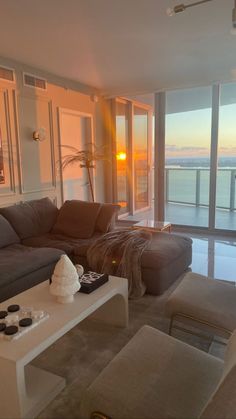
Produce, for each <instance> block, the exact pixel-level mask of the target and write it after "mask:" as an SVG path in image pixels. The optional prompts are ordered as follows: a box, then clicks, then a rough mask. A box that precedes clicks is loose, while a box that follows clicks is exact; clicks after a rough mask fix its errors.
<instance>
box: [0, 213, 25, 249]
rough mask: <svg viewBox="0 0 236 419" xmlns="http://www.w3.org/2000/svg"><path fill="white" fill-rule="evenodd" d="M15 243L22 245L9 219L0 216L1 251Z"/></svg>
mask: <svg viewBox="0 0 236 419" xmlns="http://www.w3.org/2000/svg"><path fill="white" fill-rule="evenodd" d="M14 243H20V239H19V237H18V236H17V234H16V232H15V230H13V228H12V226H11V224H10V223H9V222H8V221H7V219H6V218H4V217H3V216H2V215H0V249H1V248H2V247H5V246H9V245H10V244H14Z"/></svg>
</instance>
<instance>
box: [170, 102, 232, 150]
mask: <svg viewBox="0 0 236 419" xmlns="http://www.w3.org/2000/svg"><path fill="white" fill-rule="evenodd" d="M210 141H211V109H210V108H208V109H199V110H194V111H190V112H180V113H174V114H169V115H166V157H167V158H168V157H169V158H170V157H175V158H176V157H180V158H183V157H209V156H210ZM218 144H219V149H218V154H219V156H221V157H232V156H236V104H231V105H225V106H221V107H220V117H219V143H218Z"/></svg>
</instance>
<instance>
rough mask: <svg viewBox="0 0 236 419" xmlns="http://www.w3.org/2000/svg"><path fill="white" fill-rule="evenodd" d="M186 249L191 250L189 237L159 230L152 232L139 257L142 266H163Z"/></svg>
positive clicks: (158, 267) (155, 267)
mask: <svg viewBox="0 0 236 419" xmlns="http://www.w3.org/2000/svg"><path fill="white" fill-rule="evenodd" d="M188 250H189V251H191V252H192V239H190V238H189V237H185V236H178V235H177V234H169V233H161V232H157V233H153V234H152V238H151V241H150V243H149V244H148V246H147V247H146V249H145V250H144V252H143V254H142V257H141V265H142V268H146V267H147V268H154V269H160V268H163V267H165V266H166V265H168V264H170V263H173V261H174V260H176V259H178V258H179V257H181V255H182V254H184V253H185V252H186V251H188Z"/></svg>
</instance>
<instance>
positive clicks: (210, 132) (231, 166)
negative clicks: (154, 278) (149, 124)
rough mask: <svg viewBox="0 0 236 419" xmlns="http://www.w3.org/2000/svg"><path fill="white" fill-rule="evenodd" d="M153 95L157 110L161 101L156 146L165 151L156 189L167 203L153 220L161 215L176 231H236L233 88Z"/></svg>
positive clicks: (235, 92)
mask: <svg viewBox="0 0 236 419" xmlns="http://www.w3.org/2000/svg"><path fill="white" fill-rule="evenodd" d="M156 95H157V96H156V103H157V104H158V103H159V102H160V103H162V104H163V97H164V105H162V109H161V111H160V115H158V109H156V120H157V122H158V124H159V126H164V129H162V130H159V131H157V132H158V135H159V137H158V135H157V136H156V141H157V144H158V142H160V144H161V145H162V147H163V149H165V153H162V155H160V156H157V157H156V161H157V165H159V167H162V166H163V161H164V160H165V170H164V171H163V172H164V173H163V172H161V174H162V173H163V174H164V177H163V179H164V180H163V181H162V183H160V185H159V184H158V185H159V189H160V190H161V189H162V191H163V190H164V189H165V201H164V200H163V199H161V205H160V208H159V207H157V211H155V216H156V218H157V219H158V214H159V213H160V214H161V217H163V213H165V216H164V217H165V219H166V220H167V221H170V222H171V223H173V224H177V225H185V226H186V225H187V226H193V227H204V228H208V229H210V230H215V229H219V230H222V229H223V230H231V231H234V230H236V117H235V115H236V83H228V84H222V85H218V84H216V85H214V86H209V87H201V88H191V89H184V90H176V91H168V92H166V93H165V94H163V93H161V94H158V93H157V94H156ZM158 118H159V119H158ZM157 174H158V172H156V178H157ZM159 179H160V177H159ZM155 199H157V196H156V193H155ZM162 201H163V202H162ZM164 210H165V211H164ZM160 219H161V218H160Z"/></svg>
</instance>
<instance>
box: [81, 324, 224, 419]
mask: <svg viewBox="0 0 236 419" xmlns="http://www.w3.org/2000/svg"><path fill="white" fill-rule="evenodd" d="M222 371H223V362H222V361H221V360H219V359H217V358H215V357H213V356H211V355H208V354H206V353H205V352H203V351H200V350H198V349H196V348H193V347H191V346H190V345H187V344H185V343H183V342H180V341H178V340H176V339H174V338H172V337H170V336H168V335H166V334H164V333H162V332H160V331H159V330H156V329H153V328H152V327H149V326H144V327H142V329H140V330H139V332H138V333H137V334H136V335H135V336H134V337H133V338H132V339H131V340H130V341H129V343H128V344H127V345H126V346H125V347H124V348H123V349H122V350H121V352H120V353H119V354H118V355H116V357H115V358H114V359H113V360H112V361H111V362H110V363H109V364H108V366H107V367H106V368H105V369H104V370H103V371H102V372H101V374H100V375H99V376H98V377H97V379H96V380H95V381H94V382H93V383H92V384H91V385H90V387H89V388H88V389H87V390H86V392H85V394H84V398H83V399H82V403H81V407H80V417H82V418H83V419H89V418H90V415H91V413H92V412H94V411H97V412H102V413H104V414H106V415H107V416H108V417H112V419H143V418H148V419H158V418H159V419H167V418H168V419H176V418H178V419H184V418H185V419H190V418H191V419H194V418H198V417H199V415H200V412H201V410H202V409H203V407H204V406H205V404H206V403H207V401H208V399H209V397H210V395H211V394H212V393H213V391H214V390H215V389H216V387H217V384H218V382H219V380H220V378H221V375H222Z"/></svg>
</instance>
